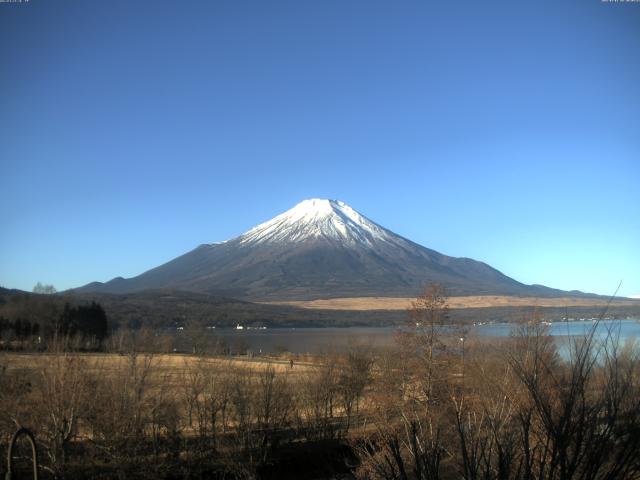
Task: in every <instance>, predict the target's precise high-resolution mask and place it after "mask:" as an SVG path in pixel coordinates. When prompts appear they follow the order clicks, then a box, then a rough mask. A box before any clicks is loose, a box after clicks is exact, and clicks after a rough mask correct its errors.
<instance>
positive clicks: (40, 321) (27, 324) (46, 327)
mask: <svg viewBox="0 0 640 480" xmlns="http://www.w3.org/2000/svg"><path fill="white" fill-rule="evenodd" d="M16 313H17V314H16V315H13V318H11V316H9V317H4V316H0V339H2V340H21V341H24V340H27V339H29V338H34V337H41V339H46V338H50V337H53V336H56V335H61V336H65V337H78V338H81V339H91V340H92V341H97V342H102V341H103V340H104V339H105V338H106V337H107V335H108V333H109V323H108V320H107V315H106V313H105V311H104V309H103V308H102V306H101V305H100V304H99V303H96V302H91V303H90V304H88V305H77V306H72V305H71V304H69V303H68V302H67V303H65V304H64V307H63V308H62V311H60V309H58V308H51V309H50V310H49V311H48V315H38V316H34V315H22V314H21V312H20V311H18V312H16Z"/></svg>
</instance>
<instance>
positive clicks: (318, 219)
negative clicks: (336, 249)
mask: <svg viewBox="0 0 640 480" xmlns="http://www.w3.org/2000/svg"><path fill="white" fill-rule="evenodd" d="M397 238H398V237H397V236H396V235H394V234H392V233H391V232H390V231H388V230H386V229H384V228H382V227H381V226H380V225H378V224H376V223H374V222H372V221H371V220H369V219H368V218H366V217H364V216H362V215H360V214H359V213H358V212H356V211H355V210H354V209H353V208H351V207H350V206H349V205H347V204H346V203H343V202H340V201H338V200H324V199H319V198H313V199H310V200H304V201H303V202H300V203H299V204H297V205H296V206H295V207H293V208H292V209H290V210H287V211H286V212H284V213H282V214H280V215H278V216H277V217H274V218H272V219H271V220H269V221H267V222H265V223H261V224H260V225H258V226H257V227H254V228H252V229H251V230H249V231H248V232H246V233H245V234H243V235H241V236H240V237H239V240H240V243H241V244H243V245H257V244H260V243H274V242H279V243H282V242H285V243H300V242H305V241H309V240H311V239H325V240H332V241H337V242H342V243H344V244H346V245H351V246H361V247H362V246H365V247H366V246H368V247H370V246H372V245H373V244H374V243H376V242H389V243H396V241H397Z"/></svg>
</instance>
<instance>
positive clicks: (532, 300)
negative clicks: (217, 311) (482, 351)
mask: <svg viewBox="0 0 640 480" xmlns="http://www.w3.org/2000/svg"><path fill="white" fill-rule="evenodd" d="M413 300H415V299H413V298H402V297H350V298H328V299H319V300H294V301H286V302H262V303H267V304H273V305H291V306H295V307H301V308H308V309H319V310H356V311H366V310H407V309H408V308H409V307H410V306H411V302H412V301H413ZM608 303H609V301H608V299H607V298H577V297H558V298H539V297H509V296H504V295H477V296H467V297H449V298H448V301H447V305H448V306H449V308H494V307H567V308H570V307H600V306H605V305H607V304H608ZM611 305H612V306H616V305H621V306H640V300H631V299H616V300H613V301H612V302H611Z"/></svg>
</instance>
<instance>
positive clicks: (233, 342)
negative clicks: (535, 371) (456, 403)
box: [211, 319, 640, 354]
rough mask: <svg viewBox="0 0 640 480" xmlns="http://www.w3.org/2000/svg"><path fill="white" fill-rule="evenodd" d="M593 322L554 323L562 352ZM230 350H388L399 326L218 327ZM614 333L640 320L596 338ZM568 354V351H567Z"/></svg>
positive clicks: (606, 327)
mask: <svg viewBox="0 0 640 480" xmlns="http://www.w3.org/2000/svg"><path fill="white" fill-rule="evenodd" d="M593 326H594V322H593V321H592V320H580V321H571V322H553V323H551V325H550V333H551V335H552V336H553V337H555V338H556V342H557V343H558V346H559V347H560V350H561V352H562V351H563V350H566V349H567V345H568V344H569V341H568V340H570V339H571V338H576V337H580V336H584V335H585V334H586V333H588V332H589V331H590V329H591V328H593ZM513 329H514V325H513V324H508V323H495V324H486V325H479V326H472V327H470V328H469V331H468V335H470V336H478V337H483V338H487V339H489V338H491V337H498V338H499V337H508V336H509V335H511V333H512V331H513ZM211 332H212V334H213V335H215V336H216V337H217V338H219V339H222V340H224V342H225V343H226V344H227V345H229V346H231V347H236V348H237V347H242V348H243V349H245V348H246V349H250V350H251V351H253V352H255V353H256V354H259V353H274V352H277V351H288V352H292V353H322V352H326V351H329V350H338V351H339V350H344V349H346V348H348V347H349V346H350V345H356V344H357V345H366V346H370V347H371V348H376V347H385V346H389V345H391V344H392V343H393V341H394V337H395V334H396V333H397V332H398V327H342V328H333V327H332V328H273V329H266V330H247V329H245V330H236V329H223V328H219V329H216V330H212V331H211ZM609 334H613V335H615V336H616V338H617V339H618V341H619V342H620V343H624V342H625V341H626V340H627V339H635V338H640V319H623V320H602V321H601V322H600V323H599V324H598V327H597V330H596V336H597V337H598V338H600V339H603V338H605V337H606V336H607V335H609ZM565 353H566V352H565Z"/></svg>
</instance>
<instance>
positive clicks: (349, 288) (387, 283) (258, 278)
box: [78, 199, 588, 300]
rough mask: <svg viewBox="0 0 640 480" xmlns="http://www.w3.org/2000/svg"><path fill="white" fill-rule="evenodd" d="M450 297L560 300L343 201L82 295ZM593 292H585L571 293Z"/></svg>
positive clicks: (301, 206) (317, 204) (302, 208)
mask: <svg viewBox="0 0 640 480" xmlns="http://www.w3.org/2000/svg"><path fill="white" fill-rule="evenodd" d="M433 282H436V283H440V284H442V285H443V286H444V287H445V288H446V289H447V291H448V292H449V294H451V295H496V294H499V295H520V296H543V297H544V296H564V295H567V294H568V293H569V294H571V293H570V292H565V291H562V290H558V289H552V288H549V287H545V286H541V285H525V284H523V283H521V282H518V281H516V280H514V279H512V278H510V277H508V276H506V275H505V274H503V273H502V272H500V271H498V270H497V269H495V268H493V267H491V266H490V265H488V264H486V263H484V262H481V261H477V260H473V259H470V258H466V257H450V256H447V255H443V254H441V253H439V252H437V251H435V250H432V249H429V248H427V247H424V246H422V245H419V244H417V243H415V242H413V241H411V240H409V239H406V238H404V237H402V236H400V235H397V234H395V233H394V232H392V231H390V230H388V229H386V228H384V227H382V226H380V225H378V224H377V223H375V222H373V221H372V220H370V219H368V218H367V217H365V216H364V215H362V214H360V213H358V212H357V211H356V210H355V209H353V208H351V207H350V206H349V205H347V204H346V203H344V202H340V201H338V200H325V199H309V200H304V201H302V202H300V203H298V204H297V205H296V206H294V207H293V208H291V209H289V210H287V211H286V212H284V213H281V214H280V215H277V216H275V217H274V218H272V219H270V220H268V221H266V222H263V223H261V224H259V225H257V226H255V227H253V228H251V229H250V230H248V231H246V232H245V233H243V234H241V235H239V236H237V237H234V238H232V239H230V240H227V241H224V242H220V243H211V244H202V245H200V246H198V247H196V248H195V249H193V250H191V251H190V252H187V253H185V254H184V255H181V256H179V257H177V258H175V259H173V260H170V261H169V262H167V263H165V264H162V265H160V266H158V267H155V268H152V269H150V270H148V271H146V272H144V273H142V274H140V275H138V276H135V277H132V278H129V279H124V278H122V277H116V278H114V279H112V280H110V281H109V282H106V283H100V282H92V283H90V284H87V285H85V286H84V287H81V288H80V289H78V290H79V291H84V292H90V291H96V292H104V293H128V292H136V291H142V290H148V289H158V288H173V289H180V290H186V291H194V292H201V293H209V294H217V295H224V296H231V297H235V298H243V299H249V300H281V299H284V300H286V299H292V300H293V299H318V298H339V297H354V296H389V297H394V296H408V297H414V296H416V295H417V294H418V293H419V292H420V290H421V288H422V287H423V286H424V285H425V284H427V283H433ZM575 295H588V294H582V293H580V294H577V293H576V294H575Z"/></svg>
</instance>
